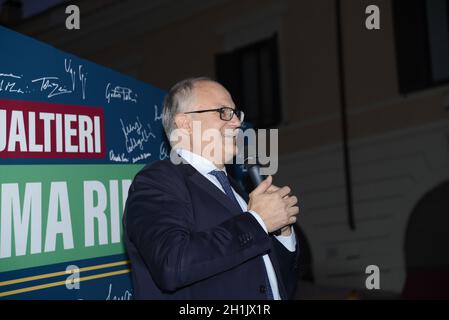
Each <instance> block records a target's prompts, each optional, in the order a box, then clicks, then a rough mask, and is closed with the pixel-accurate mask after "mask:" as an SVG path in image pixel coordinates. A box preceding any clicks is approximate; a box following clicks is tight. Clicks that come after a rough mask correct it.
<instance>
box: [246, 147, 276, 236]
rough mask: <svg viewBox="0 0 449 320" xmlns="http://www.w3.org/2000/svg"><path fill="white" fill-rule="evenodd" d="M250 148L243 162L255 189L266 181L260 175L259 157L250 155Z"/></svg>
mask: <svg viewBox="0 0 449 320" xmlns="http://www.w3.org/2000/svg"><path fill="white" fill-rule="evenodd" d="M248 153H249V151H248V148H247V147H246V146H245V150H244V156H245V157H244V160H243V167H244V168H245V169H246V171H247V172H248V175H249V177H250V179H251V182H252V183H253V184H254V187H255V188H256V187H257V186H258V185H259V184H261V183H262V181H263V180H264V179H265V176H263V175H261V174H260V163H259V161H258V159H257V155H255V154H251V155H250V154H248ZM272 233H273V234H274V235H275V236H279V235H280V234H281V229H278V230H276V231H273V232H272Z"/></svg>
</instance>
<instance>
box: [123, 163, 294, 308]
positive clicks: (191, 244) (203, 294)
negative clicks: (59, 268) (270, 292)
mask: <svg viewBox="0 0 449 320" xmlns="http://www.w3.org/2000/svg"><path fill="white" fill-rule="evenodd" d="M230 181H231V185H232V186H233V188H234V190H235V191H236V192H238V193H239V194H240V195H241V196H242V197H243V198H244V199H245V200H246V201H248V196H247V194H246V193H245V192H243V191H242V190H241V189H240V187H239V186H238V185H237V184H236V183H235V181H234V180H232V179H230ZM123 226H124V240H125V245H126V249H127V253H128V256H129V258H130V260H131V275H132V280H133V288H134V298H136V299H217V300H218V299H220V300H228V299H257V300H260V299H266V287H265V265H264V262H263V259H262V256H263V255H264V254H266V253H268V254H269V256H270V258H271V261H272V263H273V267H274V269H275V273H276V275H277V281H278V285H279V293H280V295H281V298H282V299H289V298H292V297H293V294H294V291H295V286H296V282H297V274H298V272H297V268H298V256H299V249H298V245H297V248H296V252H290V251H288V250H287V249H286V248H285V247H284V246H283V245H282V244H281V243H280V242H279V241H278V240H277V239H276V238H275V237H274V236H272V235H267V233H266V232H265V231H264V230H263V228H262V227H261V226H260V224H259V223H258V222H257V220H256V219H255V218H254V217H253V216H252V215H251V214H250V213H242V212H241V209H240V208H238V207H237V206H236V204H234V202H233V201H231V200H230V199H229V198H228V197H227V196H226V195H225V194H224V193H223V192H222V191H221V190H219V189H218V188H217V187H216V186H215V185H214V184H213V183H211V182H210V181H209V180H208V179H206V178H205V177H204V176H202V175H201V174H200V173H199V172H198V171H197V170H196V169H194V168H193V167H192V166H191V165H189V164H187V163H182V164H179V165H175V164H173V163H172V162H171V161H170V160H169V159H166V160H162V161H157V162H154V163H152V164H149V165H147V166H146V167H144V168H143V169H142V170H141V171H140V172H139V173H138V174H137V175H136V177H135V178H134V180H133V183H132V184H131V187H130V189H129V195H128V199H127V202H126V206H125V212H124V216H123Z"/></svg>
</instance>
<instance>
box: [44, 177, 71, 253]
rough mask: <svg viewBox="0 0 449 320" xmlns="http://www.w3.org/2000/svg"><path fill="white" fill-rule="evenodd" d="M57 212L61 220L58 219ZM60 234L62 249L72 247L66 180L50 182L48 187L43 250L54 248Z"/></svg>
mask: <svg viewBox="0 0 449 320" xmlns="http://www.w3.org/2000/svg"><path fill="white" fill-rule="evenodd" d="M58 212H60V213H61V220H58ZM58 234H61V235H62V239H63V244H64V250H67V249H72V248H73V247H74V245H73V233H72V221H71V219H70V205H69V195H68V193H67V182H65V181H64V182H52V183H51V187H50V200H49V201H48V220H47V231H46V237H45V252H53V251H55V249H56V236H57V235H58Z"/></svg>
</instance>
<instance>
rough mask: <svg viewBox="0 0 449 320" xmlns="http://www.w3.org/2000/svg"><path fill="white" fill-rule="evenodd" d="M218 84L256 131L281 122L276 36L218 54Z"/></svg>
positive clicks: (216, 65)
mask: <svg viewBox="0 0 449 320" xmlns="http://www.w3.org/2000/svg"><path fill="white" fill-rule="evenodd" d="M215 67H216V76H217V81H218V82H220V83H222V84H223V85H224V86H225V87H226V88H227V89H228V90H229V91H230V93H231V95H232V97H233V99H234V102H235V104H236V105H237V106H238V107H239V108H241V109H242V110H243V111H244V112H245V119H246V121H248V122H250V123H251V124H252V125H253V126H254V127H255V128H270V127H274V126H276V125H278V124H279V122H280V121H281V102H280V94H279V90H280V84H279V67H278V41H277V36H276V35H273V36H272V37H270V38H268V39H265V40H262V41H258V42H256V43H253V44H250V45H247V46H244V47H241V48H237V49H235V50H233V51H231V52H227V53H222V54H218V55H217V56H216V58H215Z"/></svg>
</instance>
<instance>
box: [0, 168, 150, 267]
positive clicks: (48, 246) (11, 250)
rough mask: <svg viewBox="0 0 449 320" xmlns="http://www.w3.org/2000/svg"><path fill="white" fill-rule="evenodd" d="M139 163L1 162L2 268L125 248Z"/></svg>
mask: <svg viewBox="0 0 449 320" xmlns="http://www.w3.org/2000/svg"><path fill="white" fill-rule="evenodd" d="M142 167H143V165H141V164H136V165H27V166H24V165H23V166H22V165H3V166H0V208H1V212H0V272H5V271H10V270H18V269H24V268H30V267H36V266H42V265H47V264H53V263H60V262H67V261H73V260H82V259H88V258H94V257H98V256H107V255H113V254H120V253H123V252H124V246H123V241H122V235H123V232H122V221H121V220H122V215H123V208H124V205H125V201H126V198H127V195H128V189H129V186H130V184H131V181H132V179H133V178H134V176H135V174H136V173H137V172H138V171H139V170H140V169H141V168H142Z"/></svg>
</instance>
